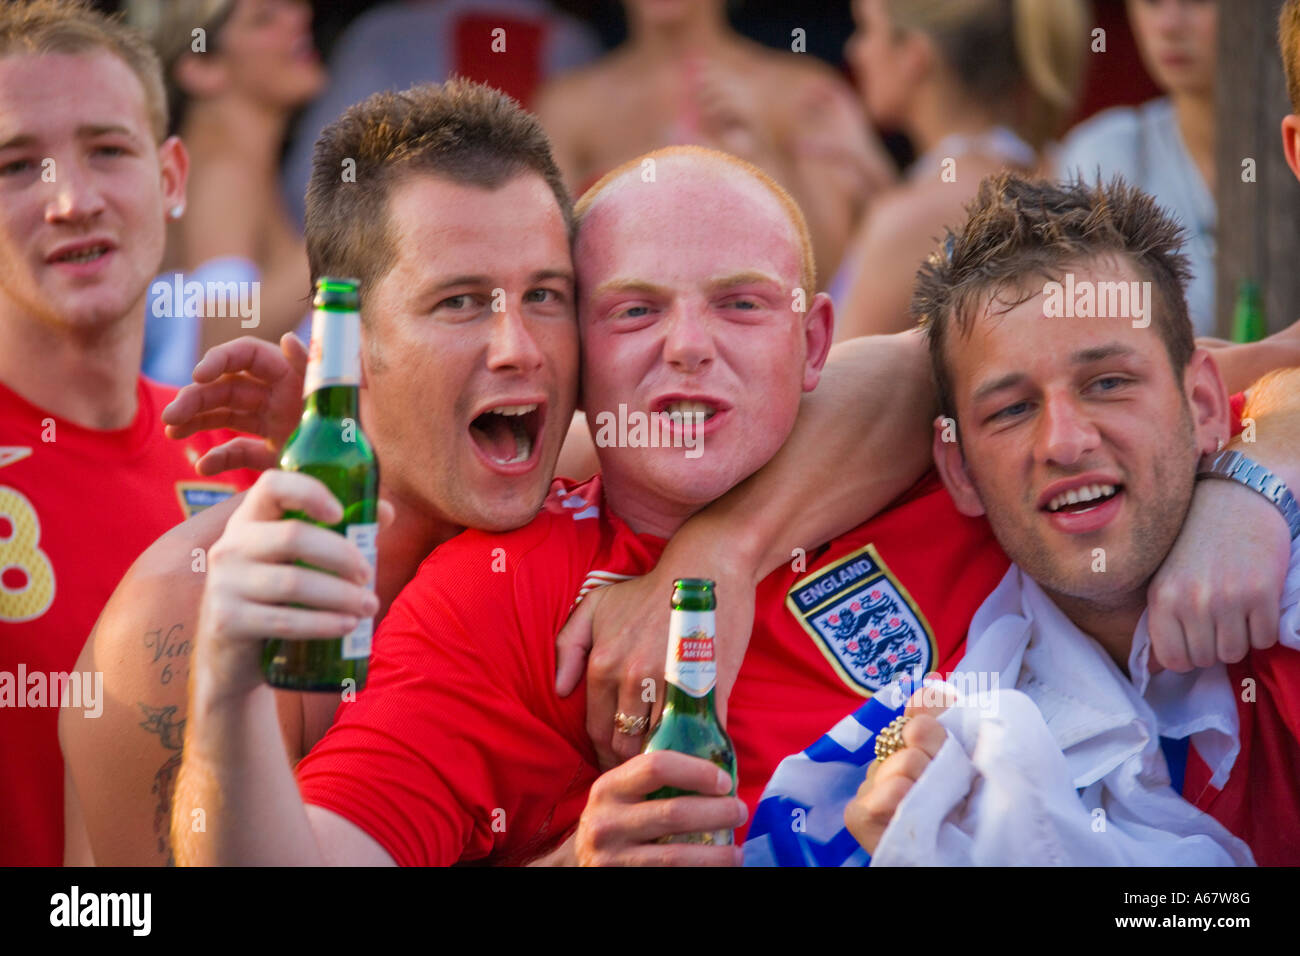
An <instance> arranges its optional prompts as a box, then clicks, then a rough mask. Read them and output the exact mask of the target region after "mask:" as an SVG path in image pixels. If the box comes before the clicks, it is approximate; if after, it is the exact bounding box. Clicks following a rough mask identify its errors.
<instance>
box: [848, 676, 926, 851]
mask: <svg viewBox="0 0 1300 956" xmlns="http://www.w3.org/2000/svg"><path fill="white" fill-rule="evenodd" d="M923 695H924V698H923ZM931 696H933V692H932V691H930V690H928V689H926V688H922V689H921V690H919V691H917V692H916V693H915V694H913V695H912V699H911V700H910V701H909V702H908V705H907V708H906V709H905V710H904V711H903V713H904V715H905V716H907V717H910V718H911V720H909V721H908V722H907V723H906V724H904V725H903V748H902V749H901V750H896V751H895V752H894V753H892V754H890V755H889V757H887V758H886V759H884V760H875V761H873V762H872V764H871V766H870V767H869V768H868V769H867V777H866V779H865V780H863V781H862V786H861V787H859V788H858V794H857V796H856V797H854V798H853V799H852V800H851V801H849V805H848V806H846V807H845V808H844V825H845V826H847V827H848V828H849V832H850V833H852V834H853V836H854V837H856V838H857V841H858V842H859V843H860V844H862V847H863V849H865V850H866V851H867V852H868V853H872V854H874V853H875V852H876V846H877V845H878V844H879V843H880V838H881V836H883V835H884V833H885V828H886V827H888V826H889V823H890V821H891V820H893V819H894V811H896V810H897V809H898V805H899V804H900V803H902V802H903V798H904V797H905V796H907V794H908V792H909V791H910V790H911V789H912V786H913V784H915V783H916V781H918V780H920V779H921V774H923V773H925V768H926V767H928V766H930V761H931V760H933V759H934V758H935V756H936V755H937V754H938V753H939V748H940V747H942V746H943V742H944V740H945V739H947V737H948V731H947V730H945V729H944V727H943V725H942V724H940V723H939V721H938V716H939V715H940V714H942V713H943V712H944V711H945V710H947V709H948V705H946V704H937V703H935V702H933V701H930V700H929V699H928V698H929V697H931ZM923 699H924V702H923Z"/></svg>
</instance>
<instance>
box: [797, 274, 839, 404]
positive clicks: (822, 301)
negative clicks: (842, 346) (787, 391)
mask: <svg viewBox="0 0 1300 956" xmlns="http://www.w3.org/2000/svg"><path fill="white" fill-rule="evenodd" d="M834 333H835V308H834V306H832V305H831V297H830V296H829V295H827V294H826V293H825V292H818V293H817V294H816V295H815V296H813V300H812V305H811V306H809V308H808V314H807V315H805V316H804V320H803V334H804V345H805V347H806V353H807V357H806V358H805V359H804V368H803V390H804V391H805V392H811V391H812V390H813V389H814V388H816V387H817V383H818V382H819V381H821V377H822V367H823V366H825V364H826V357H827V356H828V355H829V354H830V351H831V340H832V338H833V337H834Z"/></svg>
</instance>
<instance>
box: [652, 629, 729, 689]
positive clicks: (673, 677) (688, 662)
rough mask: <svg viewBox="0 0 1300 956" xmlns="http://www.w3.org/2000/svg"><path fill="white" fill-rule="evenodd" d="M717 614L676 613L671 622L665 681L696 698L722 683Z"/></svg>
mask: <svg viewBox="0 0 1300 956" xmlns="http://www.w3.org/2000/svg"><path fill="white" fill-rule="evenodd" d="M713 632H714V624H713V612H712V611H673V612H672V618H671V620H670V621H669V623H668V663H667V664H666V665H665V666H664V679H665V680H667V681H668V683H670V684H675V685H676V686H677V687H679V688H680V689H681V690H683V691H685V692H686V693H688V694H690V695H691V696H692V697H703V696H704V695H705V694H707V693H708V692H709V691H711V690H713V685H714V684H716V683H717V680H718V663H717V661H716V660H715V659H714V656H713Z"/></svg>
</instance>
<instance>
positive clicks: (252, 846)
mask: <svg viewBox="0 0 1300 956" xmlns="http://www.w3.org/2000/svg"><path fill="white" fill-rule="evenodd" d="M172 846H173V848H174V851H175V854H176V861H177V862H178V863H180V864H182V865H188V866H229V865H239V866H250V865H251V866H266V865H279V866H285V865H288V866H318V865H321V864H322V863H323V862H324V860H323V857H322V855H321V851H320V848H319V846H318V844H317V841H316V836H315V834H314V833H313V831H312V828H311V825H310V824H309V822H308V819H307V813H306V809H305V808H304V806H303V804H302V799H301V798H300V796H299V794H298V786H297V783H296V782H295V781H294V776H293V770H292V769H291V767H290V765H289V759H288V756H287V754H286V753H285V749H284V743H283V740H282V739H281V737H280V728H279V723H278V721H277V718H276V709H275V698H274V695H273V693H272V691H271V689H270V687H269V686H268V687H259V688H257V689H256V690H254V691H253V692H252V693H250V694H248V695H247V696H246V697H243V698H240V699H237V700H214V699H213V697H212V695H211V694H209V693H208V692H207V690H206V689H205V688H204V687H203V686H202V681H201V680H198V681H196V682H195V686H194V693H193V699H192V702H191V716H190V722H189V727H188V730H187V733H186V740H185V756H184V759H183V761H182V763H181V771H180V779H179V781H178V783H177V786H176V798H175V800H174V802H173V812H172Z"/></svg>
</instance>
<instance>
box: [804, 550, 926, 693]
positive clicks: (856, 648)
mask: <svg viewBox="0 0 1300 956" xmlns="http://www.w3.org/2000/svg"><path fill="white" fill-rule="evenodd" d="M785 604H786V607H787V608H789V610H790V613H791V614H793V615H794V616H795V618H796V620H798V621H799V623H800V624H801V625H803V628H804V630H806V631H807V632H808V633H809V635H811V637H812V639H813V640H814V641H815V642H816V643H817V646H818V647H819V648H820V649H821V651H822V653H823V654H825V655H826V659H827V660H828V661H830V664H831V666H832V667H833V668H835V671H836V673H838V674H839V675H840V677H841V678H842V679H843V680H844V682H845V683H847V684H848V685H849V686H850V687H852V688H853V689H854V690H856V691H857V692H858V693H859V694H861V695H862V696H863V697H870V696H871V695H872V694H874V693H875V692H876V691H878V690H880V689H881V688H882V687H885V686H886V685H888V684H890V683H892V682H893V681H895V680H897V679H899V678H901V677H903V676H905V675H908V676H911V677H912V678H913V679H914V680H917V681H919V680H920V679H921V677H922V676H923V675H925V674H927V673H929V671H930V669H931V667H932V666H933V664H934V661H935V645H934V631H933V630H932V629H931V628H930V625H929V623H928V622H927V621H926V619H925V615H924V614H922V613H921V609H920V608H919V607H917V606H916V603H915V602H914V601H913V600H912V597H911V595H910V594H908V593H907V589H906V588H904V587H903V586H902V584H900V583H899V582H898V579H897V578H895V577H894V575H893V573H892V572H891V571H890V570H889V568H888V567H887V566H886V564H885V562H884V561H883V560H881V558H880V555H879V554H878V553H877V552H876V549H875V547H874V546H873V545H870V544H869V545H867V546H866V547H864V548H859V549H858V550H857V551H854V552H852V553H851V554H847V555H845V556H844V557H842V558H840V559H839V560H837V561H836V562H835V563H833V564H831V565H828V566H826V567H824V568H819V569H818V570H816V571H813V572H812V573H810V574H808V575H807V576H805V577H804V578H802V579H801V580H799V581H797V582H795V585H794V587H792V588H791V589H790V591H789V593H788V594H787V595H786V598H785Z"/></svg>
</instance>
